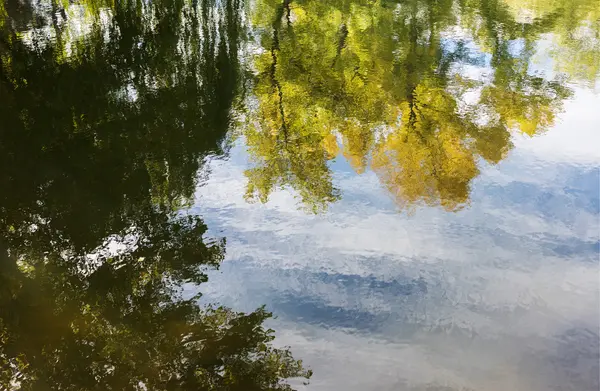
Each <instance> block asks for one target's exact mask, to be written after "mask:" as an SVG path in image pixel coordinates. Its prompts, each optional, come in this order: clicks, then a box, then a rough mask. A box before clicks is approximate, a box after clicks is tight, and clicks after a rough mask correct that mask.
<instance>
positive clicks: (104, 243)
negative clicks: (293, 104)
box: [0, 0, 310, 390]
mask: <svg viewBox="0 0 600 391" xmlns="http://www.w3.org/2000/svg"><path fill="white" fill-rule="evenodd" d="M44 4H45V5H44ZM44 4H42V3H36V4H33V3H26V2H25V3H22V2H18V1H14V0H7V1H6V2H4V3H3V5H2V8H1V9H0V34H1V36H0V61H1V75H0V101H1V102H2V104H1V105H0V117H1V118H2V123H1V124H0V188H1V189H2V191H1V193H0V229H1V230H2V233H1V235H0V389H17V388H18V389H23V390H51V389H52V390H82V389H85V390H88V389H89V390H128V389H132V390H133V389H140V390H163V389H164V390H167V389H168V390H188V389H194V390H278V389H290V386H289V385H288V384H287V382H286V379H287V378H291V377H309V376H310V372H309V371H306V370H305V369H303V368H302V364H301V362H299V361H297V360H295V359H294V358H293V357H292V356H291V354H290V352H289V351H288V350H287V349H275V348H273V347H272V346H271V344H270V342H271V341H272V339H273V336H272V333H273V331H272V330H269V329H267V328H265V327H264V326H263V322H264V321H265V320H266V319H267V318H268V317H269V316H270V314H269V313H268V312H267V311H266V310H264V309H262V308H260V309H258V310H256V311H255V312H252V313H247V314H246V313H237V312H234V311H232V310H229V309H227V308H223V307H216V306H215V307H201V306H199V305H198V304H197V297H192V298H187V297H184V295H183V288H182V286H183V284H184V283H193V284H199V283H202V282H204V281H205V280H206V275H205V274H204V271H205V270H206V268H210V267H216V266H218V265H219V263H220V261H221V260H222V259H223V254H224V250H225V247H224V244H225V243H224V240H218V239H210V238H208V237H207V236H206V234H205V233H206V226H205V225H204V223H203V222H202V220H201V219H200V218H198V217H195V216H187V215H185V214H183V213H182V212H181V211H180V209H181V207H182V206H184V205H186V204H187V203H188V202H189V200H190V198H191V197H192V195H193V192H194V188H195V185H196V183H195V181H196V178H197V174H198V173H199V172H201V171H202V162H203V160H204V158H205V157H206V156H208V155H210V154H215V153H223V152H224V151H223V145H224V144H223V142H224V137H225V133H226V131H227V130H228V128H229V126H230V124H231V122H232V112H233V110H234V108H235V106H236V105H237V99H238V98H237V96H238V92H239V89H240V85H241V83H240V74H241V71H240V65H239V64H240V61H239V59H238V58H237V56H238V51H239V48H238V46H239V45H240V41H241V40H242V38H243V34H244V31H243V26H242V24H241V20H242V18H241V15H240V13H241V10H242V6H241V4H239V3H238V2H237V1H236V0H227V1H225V2H211V1H205V2H189V1H185V0H158V1H151V2H144V1H135V0H133V1H124V2H116V3H112V2H106V4H103V3H101V2H97V1H88V2H84V3H81V4H78V3H69V2H65V3H59V2H51V3H47V4H46V3H44Z"/></svg>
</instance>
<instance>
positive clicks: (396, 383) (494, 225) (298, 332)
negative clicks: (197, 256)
mask: <svg viewBox="0 0 600 391" xmlns="http://www.w3.org/2000/svg"><path fill="white" fill-rule="evenodd" d="M593 105H595V107H600V99H599V97H598V96H595V95H591V94H589V93H586V92H581V91H580V92H579V93H578V94H577V95H576V97H575V99H574V101H573V102H569V103H568V104H567V110H566V113H565V114H564V115H563V122H562V124H559V125H557V126H556V127H555V128H554V129H553V130H551V131H549V132H548V133H547V134H545V135H543V136H540V137H535V138H533V139H528V140H521V139H516V140H515V145H516V148H515V150H514V151H513V152H512V153H511V154H510V155H509V156H508V157H507V159H505V160H504V161H503V162H501V163H500V164H498V165H497V166H493V167H491V166H486V167H484V168H483V169H482V173H481V176H480V177H479V178H478V179H477V180H475V181H474V183H473V186H472V203H471V205H470V206H469V207H468V208H466V209H465V210H463V211H460V212H458V213H447V212H444V211H442V210H440V209H436V208H423V209H419V210H417V211H416V212H415V213H414V214H413V215H407V214H404V213H398V212H397V211H396V209H395V207H394V205H393V203H392V201H391V200H390V199H389V198H388V197H387V195H386V194H385V191H384V190H383V189H381V187H380V185H379V183H378V181H377V178H376V177H375V175H374V174H372V173H366V174H364V175H361V176H357V175H355V174H351V173H348V172H345V171H344V170H339V171H337V172H336V175H335V181H336V182H335V183H336V185H337V186H338V187H339V188H340V189H341V190H342V194H343V199H342V200H341V201H340V202H338V203H336V204H334V205H332V206H331V208H330V210H329V211H328V212H327V213H326V214H324V215H317V216H315V215H307V214H305V213H304V212H303V211H301V210H299V209H298V207H297V200H296V199H295V198H294V197H293V195H292V194H291V193H290V192H288V191H278V192H275V193H274V194H273V195H272V196H271V198H270V201H269V203H267V204H265V205H261V204H248V203H246V201H245V200H244V199H243V197H242V196H243V194H244V190H245V185H246V179H245V177H244V175H243V170H244V168H245V167H246V161H245V156H244V151H243V147H242V146H237V147H236V148H234V150H233V151H232V156H231V159H229V160H227V161H213V162H212V163H211V175H210V179H209V180H208V181H207V182H206V183H205V184H203V186H201V187H199V188H198V191H197V202H196V205H195V207H194V212H197V213H199V214H201V215H202V216H203V217H204V218H205V220H206V222H207V224H208V226H209V227H210V228H211V229H212V230H213V234H214V235H219V236H225V237H227V259H226V261H225V263H224V264H223V266H222V268H221V271H219V272H217V273H213V275H211V280H210V282H209V283H208V284H207V285H206V286H205V287H203V292H205V295H206V297H207V298H208V300H213V299H214V300H218V301H220V302H222V303H224V304H226V305H230V306H232V307H234V308H236V309H240V310H251V309H253V308H256V307H257V306H259V305H261V304H267V307H268V308H269V309H270V310H272V311H273V312H274V313H275V314H276V315H277V316H278V319H277V320H275V321H273V326H274V328H275V329H276V330H277V331H278V339H277V343H279V344H284V345H291V346H292V347H293V351H294V353H295V356H297V357H299V358H303V359H304V360H305V362H306V363H307V365H308V366H310V367H312V368H313V369H314V370H315V375H314V378H313V380H312V382H311V385H310V386H309V388H310V389H312V390H332V389H340V390H413V389H414V390H463V389H467V390H502V391H505V390H540V391H541V390H552V389H555V390H578V391H585V390H596V389H598V320H599V316H600V310H599V308H600V300H599V284H598V282H599V281H598V278H599V275H598V271H599V270H598V243H599V240H598V237H599V212H598V210H599V204H600V201H599V199H598V191H599V188H598V186H599V185H598V184H599V183H600V182H599V179H598V173H599V171H598V162H600V159H599V158H598V151H597V148H598V147H597V146H598V145H600V143H599V142H598V141H600V140H598V138H599V136H598V134H597V133H596V126H597V124H598V123H600V117H599V115H600V113H598V111H597V110H593V109H591V107H592V106H593Z"/></svg>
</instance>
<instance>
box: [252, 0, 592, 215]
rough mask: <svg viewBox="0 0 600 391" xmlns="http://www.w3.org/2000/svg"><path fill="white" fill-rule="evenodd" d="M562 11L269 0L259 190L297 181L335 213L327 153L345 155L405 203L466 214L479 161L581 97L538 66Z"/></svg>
mask: <svg viewBox="0 0 600 391" xmlns="http://www.w3.org/2000/svg"><path fill="white" fill-rule="evenodd" d="M582 14H585V15H588V14H587V13H583V12H582ZM555 15H556V13H551V16H545V17H540V18H533V19H531V20H526V21H520V20H518V18H517V17H516V15H515V14H514V12H512V11H511V8H510V7H509V6H508V5H507V4H506V3H503V2H501V1H493V0H492V1H483V0H464V1H452V0H441V1H436V2H433V1H428V0H409V1H403V2H393V1H370V0H357V1H349V0H325V1H290V0H283V1H281V0H260V1H259V2H258V5H257V7H256V9H255V12H254V14H253V18H252V22H253V24H254V26H255V28H256V29H257V31H258V32H259V43H260V46H261V47H262V50H261V51H260V52H259V54H256V55H255V57H254V63H253V64H254V69H255V72H256V79H255V85H254V91H253V92H254V96H255V97H256V98H257V108H256V110H255V111H256V115H252V116H250V118H252V120H251V121H250V123H249V124H248V126H246V127H244V128H243V130H242V133H243V135H244V136H245V139H246V143H247V145H248V147H249V150H250V154H251V156H252V157H253V159H254V161H255V166H254V168H252V169H250V170H248V171H247V172H246V175H247V177H248V180H249V184H248V193H247V197H248V199H250V200H252V199H255V200H260V201H262V202H264V201H266V200H267V199H268V196H269V194H270V193H271V192H272V191H273V190H274V189H275V188H280V187H290V188H292V189H294V190H295V191H296V192H297V193H298V194H299V195H300V197H301V199H302V201H303V203H304V204H305V205H306V206H307V207H308V208H309V209H311V210H313V211H318V210H323V209H324V208H325V207H326V206H327V205H328V204H329V203H331V202H332V201H335V200H337V199H338V198H339V197H340V194H339V192H338V191H337V190H336V188H335V187H334V185H333V184H332V173H331V171H330V169H329V166H328V162H329V161H330V160H332V159H333V158H336V157H341V156H343V158H345V159H346V160H347V161H348V163H349V164H350V165H351V167H352V168H353V169H354V170H355V171H356V172H357V173H359V174H360V173H363V172H364V171H366V170H368V169H369V170H372V171H374V172H375V173H376V174H377V176H378V177H379V179H380V181H381V183H382V185H383V186H384V187H385V188H386V189H387V190H388V191H389V193H390V194H391V195H392V197H393V198H394V200H395V201H396V202H397V204H398V205H399V206H400V207H401V208H410V207H411V206H413V205H418V204H426V205H431V206H437V205H439V206H442V207H443V208H444V209H446V210H450V211H452V210H457V209H460V208H461V207H463V206H464V205H465V204H467V203H468V200H469V193H470V183H471V181H472V179H473V178H475V177H476V176H477V175H478V173H479V169H478V162H479V161H480V159H483V160H486V161H487V162H489V163H491V164H494V163H497V162H499V161H500V160H502V159H503V158H504V157H505V156H506V153H507V152H508V151H509V150H510V148H511V143H510V138H511V133H512V132H522V133H524V134H527V135H529V136H533V135H536V134H539V133H540V132H543V131H544V130H546V129H547V128H549V127H550V126H552V125H553V123H554V119H555V116H556V114H557V112H559V111H560V110H561V106H562V102H563V101H564V100H565V99H566V98H567V97H568V96H569V95H570V93H571V92H570V90H569V89H568V88H567V87H566V86H565V78H560V77H557V78H554V79H551V78H548V77H545V76H544V75H541V74H538V73H535V72H533V71H532V69H531V66H530V64H531V61H532V59H533V57H534V56H535V55H536V51H535V47H536V43H537V42H539V40H540V39H541V37H542V35H543V34H546V33H551V32H553V31H554V30H555V29H561V28H562V27H561V26H563V24H564V23H562V22H561V20H562V19H560V18H557V17H555ZM561 23H562V24H561ZM597 54H598V51H596V52H594V54H593V55H592V56H593V57H595V58H598V56H597ZM575 60H576V61H577V59H575ZM577 67H579V65H575V68H577ZM586 69H587V68H586ZM591 72H592V73H594V72H596V73H597V71H596V70H592V71H591ZM575 73H576V72H575Z"/></svg>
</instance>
